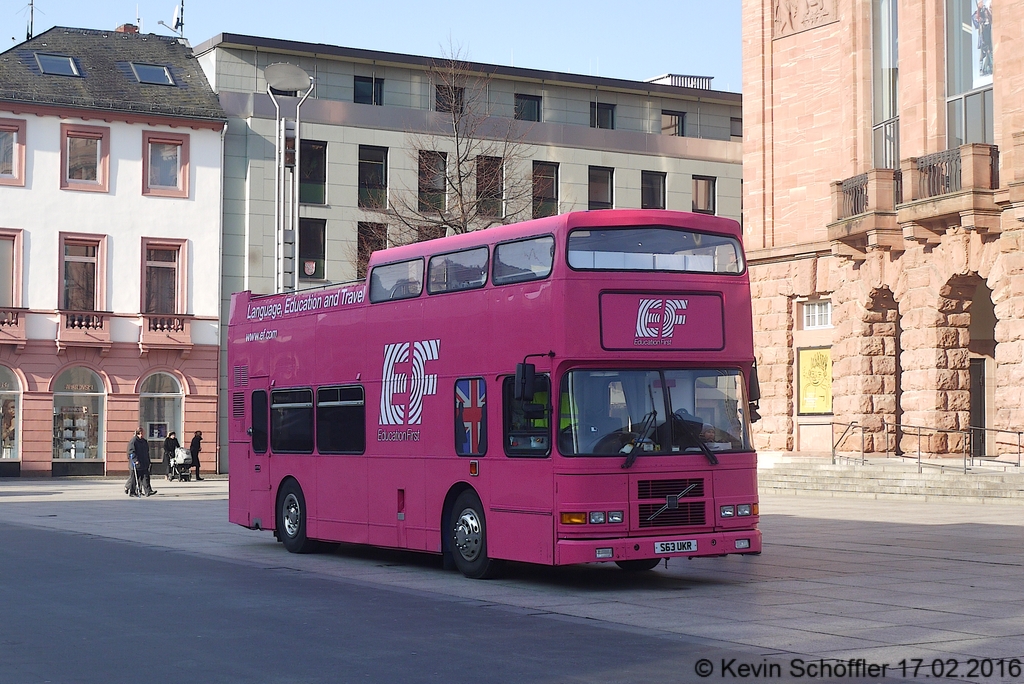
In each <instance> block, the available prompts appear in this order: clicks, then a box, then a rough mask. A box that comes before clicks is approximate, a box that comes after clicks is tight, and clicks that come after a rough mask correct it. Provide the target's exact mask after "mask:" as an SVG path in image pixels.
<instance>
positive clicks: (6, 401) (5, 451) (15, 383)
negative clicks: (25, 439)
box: [0, 366, 21, 459]
mask: <svg viewBox="0 0 1024 684" xmlns="http://www.w3.org/2000/svg"><path fill="white" fill-rule="evenodd" d="M20 416H21V382H20V380H18V376H17V375H15V373H14V371H12V370H11V369H10V368H8V367H7V366H0V459H18V458H20V457H21V449H20V448H19V447H18V444H19V442H18V435H20V434H21V430H20V427H19V425H18V420H19V418H20Z"/></svg>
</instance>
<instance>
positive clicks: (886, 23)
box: [871, 0, 900, 169]
mask: <svg viewBox="0 0 1024 684" xmlns="http://www.w3.org/2000/svg"><path fill="white" fill-rule="evenodd" d="M898 5H899V3H898V2H897V1H896V0H873V7H872V12H871V35H872V69H873V73H872V77H871V80H872V85H873V88H874V98H873V99H874V107H873V110H872V138H873V143H872V147H873V148H874V165H875V168H879V169H898V168H899V165H900V116H899V115H900V110H899V40H898V30H897V27H898V21H897V19H898V10H897V7H898Z"/></svg>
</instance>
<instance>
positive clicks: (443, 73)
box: [378, 46, 533, 244]
mask: <svg viewBox="0 0 1024 684" xmlns="http://www.w3.org/2000/svg"><path fill="white" fill-rule="evenodd" d="M446 52H447V55H446V56H444V57H443V58H441V59H439V60H436V61H434V62H433V63H432V65H431V67H430V69H429V70H428V74H427V75H428V79H429V81H428V82H429V84H430V93H429V94H430V95H431V96H432V97H433V98H434V102H435V110H436V112H437V117H436V119H437V121H436V126H437V128H436V130H433V131H429V132H426V133H424V132H415V133H409V134H408V136H407V139H408V143H407V147H408V150H409V153H410V155H412V159H411V161H412V165H413V167H414V168H416V169H417V174H416V181H417V182H416V185H415V187H408V186H407V185H405V184H403V183H401V182H399V183H395V184H392V188H391V190H390V192H389V197H388V206H387V207H386V208H385V207H381V208H380V209H379V210H378V211H379V213H380V215H381V220H382V221H387V222H388V223H389V224H390V229H389V232H388V236H387V241H388V244H408V243H412V242H418V241H420V240H425V239H430V238H434V237H439V236H443V235H455V234H460V233H467V232H469V231H472V230H479V229H483V228H489V227H491V226H494V225H498V224H505V223H513V222H516V221H521V220H524V219H526V218H529V217H530V216H531V209H532V205H533V171H532V164H531V157H532V146H530V145H529V144H527V143H526V142H525V136H526V134H527V133H528V132H529V126H530V123H529V122H526V121H520V120H518V119H516V118H515V117H514V116H513V113H514V109H513V106H514V105H513V104H512V103H509V106H508V108H507V110H506V111H499V112H495V111H493V110H492V107H491V103H490V101H489V95H490V93H491V81H492V74H490V73H487V72H486V71H482V70H481V67H479V66H478V65H477V66H474V65H472V64H470V63H469V62H467V61H465V60H464V59H463V58H462V56H461V55H460V50H459V49H458V48H457V47H455V46H449V48H448V50H447V51H446Z"/></svg>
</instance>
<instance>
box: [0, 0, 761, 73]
mask: <svg viewBox="0 0 1024 684" xmlns="http://www.w3.org/2000/svg"><path fill="white" fill-rule="evenodd" d="M184 1H185V13H184V18H185V37H186V38H188V40H189V42H191V43H192V45H193V46H195V45H199V44H200V43H203V42H204V41H206V40H208V39H209V38H212V37H213V36H215V35H217V34H219V33H240V34H248V35H254V36H262V37H267V38H280V39H285V40H297V41H303V42H308V43H326V44H329V45H340V46H344V47H353V48H365V49H370V50H383V51H387V52H401V53H406V54H414V55H424V56H428V57H438V56H442V55H443V54H445V53H446V52H447V48H448V46H449V45H451V46H454V47H455V48H457V50H458V51H459V54H460V55H461V56H462V57H463V58H464V59H468V60H470V61H474V62H484V63H489V64H502V65H512V66H517V67H527V68H532V69H545V70H549V71H562V72H569V73H575V74H585V75H595V76H606V77H611V78H624V79H630V80H635V81H643V80H646V79H648V78H654V77H656V76H661V75H663V74H666V73H674V74H687V75H694V76H712V77H714V80H713V81H712V82H711V85H712V88H713V89H715V90H725V91H730V92H740V91H741V75H740V0H710V1H708V0H674V1H671V2H669V1H666V0H636V1H635V2H634V3H629V2H622V0H615V1H610V0H587V1H586V2H583V1H578V0H516V1H515V2H496V1H494V0H491V1H487V0H484V1H483V2H481V1H480V0H477V1H476V2H467V1H463V2H454V1H452V0H429V1H428V2H424V1H423V0H419V1H416V2H413V1H409V0H376V1H373V0H371V1H370V2H366V1H365V0H364V1H363V2H346V3H342V2H339V1H338V0H290V1H285V2H282V1H281V0H277V1H276V2H271V1H270V0H247V1H245V2H240V1H236V0H204V1H203V2H196V1H195V0H184ZM509 7H512V8H513V9H509ZM136 8H137V9H136ZM174 9H175V0H139V1H138V2H136V0H130V1H128V0H85V1H83V0H36V1H35V12H34V15H35V23H34V28H35V35H39V34H40V33H42V32H43V31H45V30H47V29H49V28H51V27H53V26H70V27H75V28H92V29H113V28H115V27H117V26H119V25H121V24H125V23H132V24H134V23H136V17H141V19H142V28H143V30H144V31H145V32H146V33H162V34H165V35H169V34H170V31H169V30H168V29H167V28H164V27H163V26H160V25H159V24H158V23H157V22H158V21H163V22H165V23H167V24H171V23H172V21H173V17H174ZM28 18H29V0H0V50H3V51H6V50H9V49H10V48H12V47H14V46H15V45H17V44H18V43H21V42H23V41H24V39H25V34H26V29H27V26H28Z"/></svg>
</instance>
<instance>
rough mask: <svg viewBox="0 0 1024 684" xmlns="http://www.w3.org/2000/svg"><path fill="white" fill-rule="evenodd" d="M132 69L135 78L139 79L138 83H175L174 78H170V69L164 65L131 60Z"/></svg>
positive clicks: (170, 84)
mask: <svg viewBox="0 0 1024 684" xmlns="http://www.w3.org/2000/svg"><path fill="white" fill-rule="evenodd" d="M132 71H134V72H135V78H137V79H139V83H149V84H151V85H169V86H172V85H175V83H174V79H173V78H171V71H170V69H168V68H167V67H165V66H160V65H158V64H139V63H137V62H132Z"/></svg>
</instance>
